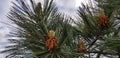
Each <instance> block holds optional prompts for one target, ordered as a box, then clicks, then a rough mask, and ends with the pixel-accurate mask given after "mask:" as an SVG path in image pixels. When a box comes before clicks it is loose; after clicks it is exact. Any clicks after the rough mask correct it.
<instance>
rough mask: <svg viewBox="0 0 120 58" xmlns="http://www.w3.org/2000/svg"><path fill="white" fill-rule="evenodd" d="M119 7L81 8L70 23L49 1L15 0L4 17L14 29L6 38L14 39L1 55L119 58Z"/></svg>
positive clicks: (109, 0)
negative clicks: (16, 0)
mask: <svg viewBox="0 0 120 58" xmlns="http://www.w3.org/2000/svg"><path fill="white" fill-rule="evenodd" d="M90 1H91V0H89V2H90ZM93 4H94V5H93ZM119 5H120V1H119V0H94V2H92V3H89V4H87V5H84V4H82V7H79V9H78V11H77V16H78V18H77V21H74V19H73V18H71V17H69V16H67V15H64V14H61V12H59V10H58V8H57V7H56V5H55V3H54V1H53V0H44V3H41V2H38V3H36V2H35V1H34V0H29V3H28V2H27V1H26V0H19V1H18V3H13V6H12V8H11V11H10V12H9V14H8V18H9V19H10V20H11V22H12V23H14V24H16V25H17V26H18V27H17V28H15V30H14V31H12V32H11V33H10V34H9V37H10V38H11V37H12V38H14V39H8V41H9V43H10V44H11V45H8V46H6V47H5V50H4V51H1V53H7V54H8V55H6V58H12V57H13V58H15V57H17V58H19V57H21V56H22V57H23V58H93V57H96V58H100V57H101V55H102V56H104V57H110V58H111V57H118V58H120V43H119V41H120V26H119V23H120V22H118V23H116V21H118V20H119V15H120V12H119ZM93 54H95V55H93Z"/></svg>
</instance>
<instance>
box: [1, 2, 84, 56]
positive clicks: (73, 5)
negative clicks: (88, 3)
mask: <svg viewBox="0 0 120 58" xmlns="http://www.w3.org/2000/svg"><path fill="white" fill-rule="evenodd" d="M11 1H15V0H0V50H2V49H1V47H2V46H5V45H7V43H6V34H8V33H9V32H10V30H11V29H10V28H8V26H7V25H5V24H3V22H5V23H8V24H11V23H10V21H9V20H8V19H7V17H6V15H7V13H8V12H9V10H10V6H11V5H12V4H11ZM36 1H38V0H36ZM84 1H85V0H56V4H57V6H58V7H59V8H60V10H61V11H62V12H65V13H68V14H71V13H75V10H76V9H77V8H78V6H80V3H81V2H84ZM0 58H4V57H3V55H2V54H0Z"/></svg>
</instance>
